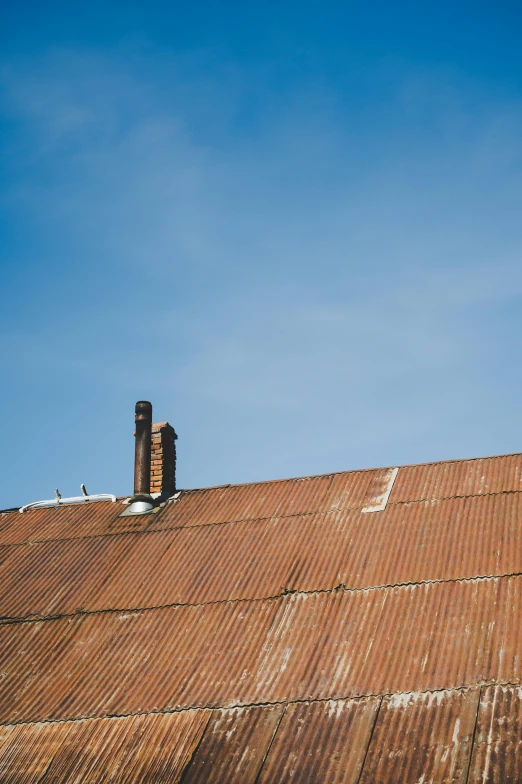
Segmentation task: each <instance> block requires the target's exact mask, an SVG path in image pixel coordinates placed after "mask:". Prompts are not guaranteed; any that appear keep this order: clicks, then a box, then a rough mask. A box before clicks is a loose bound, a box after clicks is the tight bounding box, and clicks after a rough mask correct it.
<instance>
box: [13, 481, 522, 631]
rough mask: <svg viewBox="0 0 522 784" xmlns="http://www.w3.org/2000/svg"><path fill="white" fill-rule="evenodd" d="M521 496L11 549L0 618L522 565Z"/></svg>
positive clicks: (463, 574)
mask: <svg viewBox="0 0 522 784" xmlns="http://www.w3.org/2000/svg"><path fill="white" fill-rule="evenodd" d="M521 519H522V494H519V493H514V494H500V495H496V496H475V497H471V498H457V499H447V500H445V501H427V502H421V503H412V504H399V505H398V504H395V505H394V504H391V505H390V504H388V507H387V509H386V510H385V511H383V512H376V513H372V514H366V515H362V516H361V515H360V510H347V511H343V512H328V513H320V514H313V515H306V516H304V517H299V516H296V517H288V518H275V519H269V520H258V521H255V522H254V521H249V522H241V523H233V524H230V525H226V526H222V525H215V526H203V527H199V526H195V527H189V528H180V529H174V530H167V531H162V532H148V533H142V534H126V535H124V536H112V537H106V538H91V539H83V540H69V541H63V542H42V543H37V544H31V545H19V546H15V547H13V546H8V547H4V548H0V553H1V552H2V549H3V550H8V555H9V557H6V558H4V560H3V562H2V564H1V565H0V585H1V586H2V589H1V592H0V615H1V616H2V617H28V616H31V615H52V614H59V613H64V614H66V613H71V612H74V611H75V610H78V609H83V610H90V611H93V610H102V609H135V608H144V607H157V606H162V605H167V604H175V603H181V604H186V603H200V602H213V601H223V600H228V599H253V598H266V597H270V596H276V595H279V594H281V593H284V592H285V591H287V592H289V591H313V590H323V589H332V588H334V587H336V586H338V585H344V586H346V587H347V588H368V587H372V586H382V585H390V584H393V583H408V582H420V581H430V580H452V579H453V580H454V579H461V578H470V577H477V576H490V575H498V574H514V573H520V572H522V548H520V545H519V542H520V528H521V524H520V520H521Z"/></svg>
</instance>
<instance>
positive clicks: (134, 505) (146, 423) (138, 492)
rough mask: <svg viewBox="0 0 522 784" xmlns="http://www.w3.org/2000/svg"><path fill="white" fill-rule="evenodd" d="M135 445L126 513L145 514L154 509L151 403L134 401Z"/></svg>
mask: <svg viewBox="0 0 522 784" xmlns="http://www.w3.org/2000/svg"><path fill="white" fill-rule="evenodd" d="M135 422H136V434H135V435H136V445H135V453H134V495H133V496H132V498H131V499H130V505H129V507H128V508H127V509H126V510H125V514H126V515H137V514H146V513H147V512H152V510H153V509H154V501H153V498H152V496H151V494H150V461H151V445H152V403H149V402H148V401H147V400H140V401H138V402H137V403H136V416H135Z"/></svg>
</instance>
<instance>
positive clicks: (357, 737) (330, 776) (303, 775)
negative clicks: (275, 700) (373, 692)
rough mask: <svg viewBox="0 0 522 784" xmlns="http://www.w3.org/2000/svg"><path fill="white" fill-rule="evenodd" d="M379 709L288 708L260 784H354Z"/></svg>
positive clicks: (345, 704) (347, 703)
mask: <svg viewBox="0 0 522 784" xmlns="http://www.w3.org/2000/svg"><path fill="white" fill-rule="evenodd" d="M379 703H380V700H379V699H378V698H375V697H374V698H369V699H363V700H328V701H327V702H315V703H314V702H312V703H310V702H305V703H294V704H292V705H289V706H288V707H287V708H286V710H285V714H284V716H283V719H282V721H281V725H280V726H279V729H278V731H277V734H276V736H275V738H274V741H273V743H272V745H271V747H270V752H269V754H268V756H267V759H266V762H265V764H264V766H263V769H262V772H261V776H260V778H259V782H260V784H278V782H283V781H298V782H302V784H306V782H319V781H325V782H326V781H327V782H332V784H334V783H335V784H341V782H342V784H357V783H358V782H359V777H360V775H361V770H362V766H363V763H364V760H365V757H366V752H367V749H368V745H369V742H370V738H371V735H372V730H373V726H374V723H375V719H376V715H377V711H378V708H379ZM230 781H232V779H230Z"/></svg>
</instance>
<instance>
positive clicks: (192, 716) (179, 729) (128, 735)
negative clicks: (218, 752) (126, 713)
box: [0, 711, 210, 784]
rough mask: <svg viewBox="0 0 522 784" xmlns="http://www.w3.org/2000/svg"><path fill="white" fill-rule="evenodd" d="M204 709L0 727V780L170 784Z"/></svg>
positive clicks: (196, 736) (197, 734) (191, 746)
mask: <svg viewBox="0 0 522 784" xmlns="http://www.w3.org/2000/svg"><path fill="white" fill-rule="evenodd" d="M209 715H210V714H209V712H208V711H185V712H183V713H176V714H167V715H148V716H130V717H128V718H121V719H89V720H84V721H78V722H58V723H46V724H22V725H17V726H14V727H13V726H11V727H2V728H0V781H2V782H8V783H9V784H29V782H31V784H32V782H40V781H45V782H53V784H62V783H63V784H66V783H67V782H69V783H70V782H80V781H89V782H111V781H112V782H118V783H119V784H123V782H128V783H129V784H131V783H132V784H136V782H144V784H145V782H152V781H154V782H158V783H159V782H164V783H165V784H167V782H168V783H169V784H171V783H172V784H175V782H178V781H179V780H180V776H181V774H182V772H183V770H184V769H185V767H186V765H187V763H188V762H189V760H190V758H191V756H192V754H193V753H194V750H195V748H196V747H197V744H198V743H199V740H200V738H201V735H202V733H203V731H204V729H205V726H206V724H207V722H208V719H209Z"/></svg>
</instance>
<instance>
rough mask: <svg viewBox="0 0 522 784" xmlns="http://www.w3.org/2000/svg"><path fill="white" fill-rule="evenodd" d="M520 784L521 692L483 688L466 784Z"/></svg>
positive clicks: (513, 689) (521, 766) (508, 689)
mask: <svg viewBox="0 0 522 784" xmlns="http://www.w3.org/2000/svg"><path fill="white" fill-rule="evenodd" d="M520 781H522V689H521V688H520V686H488V687H486V686H484V687H483V688H482V693H481V698H480V708H479V712H478V718H477V729H476V732H475V742H474V744H473V755H472V759H471V770H470V776H469V784H496V782H502V784H518V783H519V782H520Z"/></svg>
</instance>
